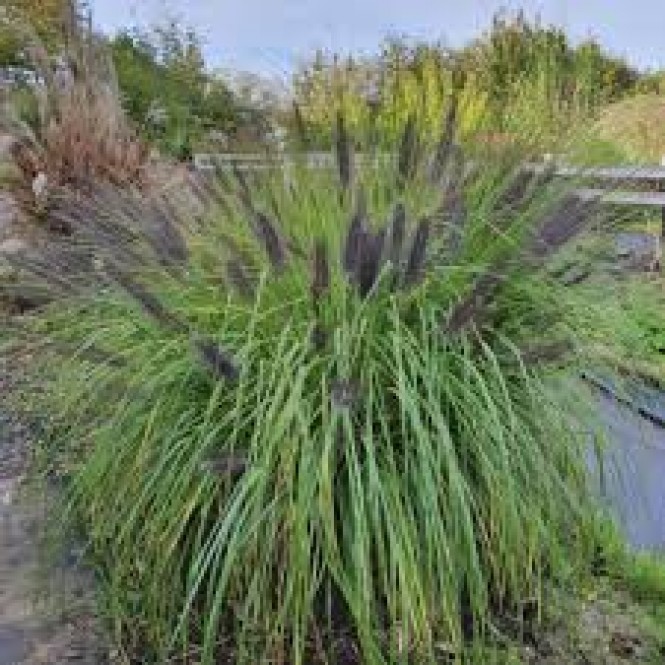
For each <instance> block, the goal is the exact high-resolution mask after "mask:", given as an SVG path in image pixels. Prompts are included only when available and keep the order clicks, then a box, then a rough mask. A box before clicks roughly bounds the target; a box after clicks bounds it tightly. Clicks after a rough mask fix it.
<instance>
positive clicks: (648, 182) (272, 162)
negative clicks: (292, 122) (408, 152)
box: [194, 152, 665, 238]
mask: <svg viewBox="0 0 665 665" xmlns="http://www.w3.org/2000/svg"><path fill="white" fill-rule="evenodd" d="M393 157H394V156H393V155H390V154H389V153H385V154H382V155H379V156H378V159H379V160H381V159H392V158H393ZM375 159H376V158H375ZM366 160H367V157H366V156H364V155H362V154H359V155H356V161H357V162H358V163H359V164H362V163H363V162H365V161H366ZM296 161H301V162H302V163H303V164H305V165H306V166H308V167H309V168H333V167H334V165H335V158H334V156H333V155H332V154H331V153H329V152H310V153H306V154H304V155H299V156H298V157H297V158H296V157H294V156H289V155H288V154H274V153H273V154H270V153H266V154H257V153H226V154H224V153H220V154H210V153H200V154H197V155H195V156H194V166H195V168H196V169H197V170H201V171H206V170H214V169H219V168H221V169H228V168H237V169H240V170H248V171H263V170H270V169H278V168H285V167H288V166H290V165H292V164H294V163H295V162H296ZM526 168H527V169H529V170H530V171H532V172H534V173H546V172H548V171H550V170H551V171H552V172H553V173H554V175H555V176H557V177H559V178H569V179H575V180H578V181H585V182H588V181H591V182H593V183H596V186H594V187H589V186H587V187H578V188H577V189H576V190H575V191H576V193H577V195H578V196H579V197H580V198H582V199H584V200H597V201H599V202H600V203H604V204H607V205H618V206H634V207H644V208H660V209H661V210H662V226H661V236H662V237H663V238H665V165H664V166H640V165H634V166H633V165H626V166H603V167H595V168H586V167H575V166H566V165H557V166H554V167H552V165H550V164H548V163H540V164H527V165H526ZM599 185H602V186H599ZM619 185H630V186H631V187H633V188H634V187H640V186H641V187H643V188H644V189H646V190H647V191H637V190H635V189H631V190H624V189H619V188H618V186H619ZM654 189H655V190H656V191H653V190H654Z"/></svg>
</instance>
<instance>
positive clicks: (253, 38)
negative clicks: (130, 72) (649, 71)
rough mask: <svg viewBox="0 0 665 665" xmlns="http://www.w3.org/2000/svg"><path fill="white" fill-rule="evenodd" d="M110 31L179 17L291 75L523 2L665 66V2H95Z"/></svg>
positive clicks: (477, 24)
mask: <svg viewBox="0 0 665 665" xmlns="http://www.w3.org/2000/svg"><path fill="white" fill-rule="evenodd" d="M91 4H92V7H93V12H94V19H95V22H96V24H97V25H98V26H99V27H101V28H102V29H103V30H104V31H106V32H113V31H115V30H117V29H118V28H119V27H122V26H128V25H142V26H145V25H149V24H151V23H155V22H156V21H159V20H160V18H164V17H166V16H177V17H179V18H181V19H183V20H184V22H186V23H187V24H189V25H191V26H192V27H194V28H196V30H197V31H198V32H199V33H200V34H201V35H202V37H203V39H204V41H205V45H206V56H207V58H208V60H209V62H210V64H211V65H213V66H220V67H237V68H241V69H252V70H256V71H260V72H262V73H264V74H273V75H284V74H285V73H287V72H288V71H289V70H290V69H291V67H292V66H293V64H294V63H295V62H297V61H298V59H299V58H302V57H303V56H306V55H308V54H310V53H311V52H312V51H313V50H314V49H315V48H317V47H323V48H326V49H329V50H335V51H341V52H347V51H355V52H372V51H374V50H375V49H376V47H377V45H378V44H379V42H380V41H381V39H382V38H383V37H384V36H386V34H389V33H399V34H405V35H409V36H412V37H420V38H426V39H432V40H437V39H442V40H443V41H444V42H445V43H447V44H449V45H452V46H458V45H460V44H463V43H465V42H466V41H468V40H469V39H471V38H473V37H474V36H476V35H477V34H479V33H480V32H482V31H483V30H484V29H486V28H487V27H488V25H489V24H490V21H491V17H492V15H493V14H494V12H496V11H497V10H498V9H499V8H501V7H507V8H509V9H515V8H518V7H523V8H524V9H525V10H526V12H527V14H529V15H532V16H533V15H535V14H539V15H540V16H541V17H542V18H543V20H544V21H547V22H554V23H557V24H559V25H561V26H563V27H565V28H566V30H567V31H568V33H569V34H570V35H572V37H573V38H574V39H583V38H585V37H588V36H590V35H592V36H595V37H596V38H598V39H599V40H600V41H601V42H602V43H603V44H604V45H605V46H606V48H608V49H609V50H610V51H612V52H613V53H615V54H617V55H622V56H625V57H627V58H628V59H629V61H630V62H632V63H633V64H635V65H637V66H639V67H642V68H659V67H663V68H665V0H540V1H538V0H522V1H521V2H516V1H514V0H508V1H506V0H503V1H502V0H92V3H91Z"/></svg>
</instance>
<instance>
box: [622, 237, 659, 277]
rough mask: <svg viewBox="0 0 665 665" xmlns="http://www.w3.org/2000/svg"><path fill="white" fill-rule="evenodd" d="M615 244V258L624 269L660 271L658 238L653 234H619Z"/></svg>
mask: <svg viewBox="0 0 665 665" xmlns="http://www.w3.org/2000/svg"><path fill="white" fill-rule="evenodd" d="M615 242H616V253H617V257H618V258H619V260H620V261H621V262H622V263H623V264H624V265H625V267H627V268H629V269H633V270H645V271H655V270H659V269H660V264H661V259H662V247H661V242H660V236H658V235H656V234H654V233H619V234H617V236H616V241H615Z"/></svg>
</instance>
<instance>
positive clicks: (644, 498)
mask: <svg viewBox="0 0 665 665" xmlns="http://www.w3.org/2000/svg"><path fill="white" fill-rule="evenodd" d="M597 401H598V413H599V419H600V422H601V427H602V429H603V430H604V431H605V433H606V435H607V440H608V444H609V445H608V447H607V450H606V452H605V454H604V456H603V463H602V465H601V466H599V465H598V463H597V460H595V459H590V465H591V469H592V472H593V473H594V476H595V477H596V478H598V477H599V476H600V478H599V490H600V493H601V496H602V498H603V500H604V501H605V502H606V504H607V505H608V506H609V507H610V509H611V511H612V513H613V514H614V515H615V516H616V518H617V521H618V523H619V525H620V526H621V528H622V530H623V532H624V534H625V536H626V538H627V540H628V542H629V543H630V544H631V545H632V546H633V547H634V548H635V549H638V550H651V551H660V552H665V429H664V428H663V427H662V426H660V425H657V424H655V423H653V422H652V421H651V420H648V419H646V418H644V417H643V416H641V415H640V414H639V413H637V412H636V410H635V409H634V408H630V407H628V406H625V405H622V404H620V403H618V402H617V401H616V400H614V399H613V398H612V397H610V396H608V395H604V394H602V393H599V394H598V397H597ZM601 469H602V473H600V470H601Z"/></svg>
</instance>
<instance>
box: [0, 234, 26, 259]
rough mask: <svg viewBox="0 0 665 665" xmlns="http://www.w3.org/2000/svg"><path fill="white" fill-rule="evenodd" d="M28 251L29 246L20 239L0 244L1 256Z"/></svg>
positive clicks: (10, 239) (9, 239) (8, 240)
mask: <svg viewBox="0 0 665 665" xmlns="http://www.w3.org/2000/svg"><path fill="white" fill-rule="evenodd" d="M27 249H28V245H27V244H26V243H25V241H23V240H21V239H20V238H7V240H3V241H2V242H0V254H5V255H12V254H19V253H21V252H25V251H26V250H27Z"/></svg>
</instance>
